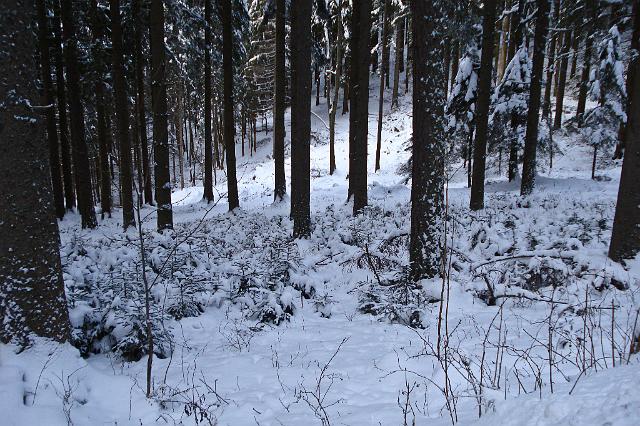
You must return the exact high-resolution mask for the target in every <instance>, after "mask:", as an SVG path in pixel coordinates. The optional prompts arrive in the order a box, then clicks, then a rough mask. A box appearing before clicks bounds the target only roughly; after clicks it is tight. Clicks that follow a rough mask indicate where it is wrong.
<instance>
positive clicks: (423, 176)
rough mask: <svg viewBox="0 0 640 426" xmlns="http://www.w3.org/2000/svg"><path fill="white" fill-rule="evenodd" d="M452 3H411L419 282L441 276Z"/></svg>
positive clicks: (412, 249) (413, 249)
mask: <svg viewBox="0 0 640 426" xmlns="http://www.w3.org/2000/svg"><path fill="white" fill-rule="evenodd" d="M447 1H448V0H428V1H426V0H411V3H410V6H411V13H412V17H413V47H412V48H413V60H412V66H413V68H412V71H413V119H412V120H413V137H412V142H413V143H412V149H411V154H412V162H411V163H412V173H411V177H412V179H411V235H410V242H409V260H410V263H411V275H412V278H413V280H415V281H418V280H420V279H423V278H432V277H435V276H437V275H438V274H439V273H440V272H441V253H442V247H441V245H442V243H443V241H442V236H443V229H442V228H443V218H442V213H443V201H444V180H445V176H444V156H445V146H446V142H445V135H444V109H445V103H446V82H445V78H444V73H445V72H446V71H445V69H444V67H443V65H442V64H443V60H444V46H443V40H444V37H445V33H446V16H447V14H446V13H445V8H446V2H447Z"/></svg>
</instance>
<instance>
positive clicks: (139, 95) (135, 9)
mask: <svg viewBox="0 0 640 426" xmlns="http://www.w3.org/2000/svg"><path fill="white" fill-rule="evenodd" d="M141 1H144V0H132V2H131V13H132V14H133V19H134V22H135V28H134V33H133V34H134V35H133V37H134V40H133V43H134V60H135V73H136V116H137V120H138V138H139V143H140V156H141V160H142V176H143V187H144V202H145V203H147V204H150V205H153V187H152V181H151V167H150V165H149V142H148V140H149V139H148V137H147V114H146V113H145V107H144V99H145V94H144V66H145V63H144V56H143V55H142V28H143V23H142V22H143V21H142V12H141V10H140V2H141Z"/></svg>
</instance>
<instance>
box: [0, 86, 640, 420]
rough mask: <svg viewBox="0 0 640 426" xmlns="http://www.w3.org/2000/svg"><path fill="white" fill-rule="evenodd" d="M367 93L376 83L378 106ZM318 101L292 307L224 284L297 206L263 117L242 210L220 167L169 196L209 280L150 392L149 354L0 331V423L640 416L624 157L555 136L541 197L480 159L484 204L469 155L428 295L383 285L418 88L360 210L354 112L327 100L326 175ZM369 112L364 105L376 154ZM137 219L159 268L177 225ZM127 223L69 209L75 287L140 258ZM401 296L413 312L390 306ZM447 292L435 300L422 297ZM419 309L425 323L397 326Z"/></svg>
mask: <svg viewBox="0 0 640 426" xmlns="http://www.w3.org/2000/svg"><path fill="white" fill-rule="evenodd" d="M372 93H377V89H375V87H374V88H372ZM323 101H324V99H323ZM568 104H569V106H568V107H569V108H571V106H572V104H571V102H569V103H568ZM376 105H377V99H375V98H372V99H371V106H370V111H371V112H373V111H377V108H376ZM326 109H327V108H326V104H325V103H324V102H323V103H322V104H321V105H320V106H318V107H314V109H313V110H314V112H315V113H316V114H317V116H314V117H313V121H312V126H313V135H314V144H313V146H312V149H311V156H312V160H311V162H312V176H313V178H312V198H311V203H312V219H313V221H314V226H315V228H314V231H313V235H312V237H311V239H310V240H308V241H299V242H295V243H292V244H293V245H292V246H288V247H290V248H291V247H293V248H294V249H295V251H296V256H297V258H296V261H295V264H296V266H295V268H292V270H291V271H290V274H291V280H292V282H296V283H297V284H298V286H297V287H285V288H284V289H280V291H279V293H277V294H276V296H274V297H277V298H278V300H279V303H280V304H281V305H282V306H291V310H292V311H293V315H291V316H290V317H289V319H288V320H287V321H283V322H281V323H280V324H279V325H273V324H261V323H259V322H258V321H257V320H256V319H255V318H253V317H250V316H248V315H247V312H248V311H249V310H250V309H249V308H250V307H251V306H252V305H251V303H250V302H246V303H245V302H242V301H240V302H238V301H237V300H233V297H232V296H230V293H232V291H231V290H229V291H227V290H226V289H227V287H229V288H230V287H231V286H232V285H233V282H235V281H233V279H232V278H233V277H236V276H238V274H240V272H238V271H240V270H242V268H243V267H244V266H245V265H246V264H252V262H263V263H266V264H268V263H269V260H268V259H266V260H265V258H264V257H263V255H264V253H263V251H264V250H266V249H267V248H268V247H272V246H273V244H272V243H271V242H270V241H271V240H268V241H266V242H265V240H267V239H268V238H272V237H273V238H276V239H278V238H280V239H281V240H286V239H287V236H288V235H290V234H291V227H292V225H291V223H290V221H289V219H288V209H289V205H288V202H287V201H286V200H285V201H284V202H282V203H278V204H273V196H272V187H273V161H272V159H271V157H270V152H271V145H270V137H271V134H267V135H265V134H264V133H262V134H259V138H258V139H259V148H258V152H257V153H256V154H255V155H253V156H251V157H249V156H245V157H239V161H238V164H239V165H238V178H239V182H238V183H239V187H240V203H241V206H242V210H241V211H239V212H237V213H236V214H229V213H227V205H226V200H225V199H224V196H223V195H224V193H225V192H226V189H225V188H226V187H225V182H224V179H223V178H221V177H220V175H221V174H222V173H220V172H219V173H218V178H219V181H218V185H217V186H216V192H217V193H218V194H219V195H217V196H216V200H218V199H219V198H220V199H219V202H218V204H216V205H214V206H213V207H212V206H211V205H209V206H208V205H206V204H204V203H202V201H201V199H202V188H200V187H195V188H186V189H184V190H177V191H175V192H174V194H173V200H174V222H175V223H176V235H177V237H176V239H177V240H180V238H181V236H183V235H187V234H189V233H190V232H191V231H193V232H194V234H193V236H192V237H190V238H191V239H186V240H184V244H181V245H180V253H181V256H192V257H193V259H194V260H193V262H194V263H193V265H196V266H194V269H195V270H197V273H198V274H199V275H198V277H207V279H206V280H205V283H204V286H205V287H206V291H203V292H201V293H199V294H198V295H197V296H196V299H197V302H198V303H199V305H198V306H201V307H202V308H203V309H202V310H203V311H204V312H202V313H201V315H199V316H195V317H187V318H183V319H181V320H180V321H177V320H174V319H168V320H167V321H166V327H167V328H170V331H169V332H170V334H171V335H172V339H171V343H170V346H171V349H172V350H171V355H170V356H169V357H167V358H165V359H158V358H155V359H154V364H153V389H154V392H153V397H152V398H149V399H148V398H146V397H145V391H144V389H145V371H146V358H142V360H140V361H137V362H125V361H123V360H122V359H121V358H119V357H117V356H116V355H113V354H97V355H91V356H89V357H88V358H86V359H85V358H82V357H81V356H80V354H79V352H78V350H77V349H75V348H73V347H71V346H70V345H64V346H57V345H53V344H51V343H48V342H41V343H40V344H37V345H35V346H34V347H33V348H31V349H29V350H26V351H25V352H23V353H20V354H16V353H15V348H13V347H11V346H6V345H2V346H0V412H2V413H3V418H2V420H1V421H0V423H2V424H7V425H14V424H15V425H31V424H51V425H58V424H67V423H69V424H75V425H90V424H91V425H93V424H118V425H129V424H130V425H140V424H145V425H146V424H154V423H159V424H219V425H234V426H235V425H253V424H257V425H300V424H319V425H320V424H322V425H324V424H327V425H328V424H332V425H403V424H409V425H410V424H417V425H423V424H424V425H427V424H428V425H446V424H451V422H452V421H457V422H458V423H459V424H482V425H489V424H504V425H556V424H558V425H559V424H563V425H567V424H568V425H604V424H611V425H632V424H637V417H638V414H639V413H640V390H638V386H637V383H638V381H639V380H640V369H638V358H636V357H632V358H630V359H629V358H628V348H629V337H630V335H631V333H632V332H633V329H634V327H635V324H636V321H637V309H638V306H639V302H638V290H639V286H638V283H639V280H640V267H639V265H638V264H637V262H636V264H631V265H630V267H629V268H628V269H627V270H624V269H623V268H622V267H621V266H620V265H616V264H612V263H611V262H610V261H609V260H608V258H607V257H606V250H607V246H608V240H609V237H610V229H611V222H612V217H613V211H614V207H615V197H616V194H617V185H618V179H619V165H616V164H613V163H611V162H604V163H603V166H602V169H601V170H599V171H598V174H599V175H601V176H605V177H606V178H604V179H601V180H599V181H593V180H591V179H590V175H591V169H590V168H591V152H590V149H589V148H588V147H586V146H584V145H583V144H581V143H580V142H579V141H577V140H576V138H575V137H572V136H571V135H568V136H567V135H561V134H557V135H556V141H557V143H558V146H559V151H560V152H559V153H558V154H557V156H556V158H555V159H554V168H553V169H552V170H548V168H547V165H546V164H545V159H541V163H542V164H541V170H540V176H539V177H538V180H537V186H536V194H535V195H534V196H532V197H531V198H530V199H529V200H527V201H523V200H521V199H520V197H519V185H518V182H513V183H509V182H506V179H505V178H504V177H503V176H499V175H498V173H497V161H495V159H490V160H489V162H488V163H489V165H490V166H489V170H488V174H487V178H488V185H487V199H486V203H485V204H486V207H487V208H486V209H485V210H484V211H482V212H477V213H471V212H470V211H469V210H468V208H467V204H468V197H469V191H468V189H467V188H466V173H465V170H464V169H461V168H459V167H453V170H458V171H457V172H456V173H455V174H454V175H453V176H451V177H450V181H449V189H448V203H449V211H450V213H451V216H452V220H451V221H450V224H451V228H450V229H449V230H448V239H449V241H450V246H451V247H452V248H453V250H452V255H451V259H450V260H451V268H450V270H451V274H450V281H449V282H444V283H442V282H439V281H434V282H426V283H424V288H423V289H422V291H421V292H419V293H420V295H416V294H415V293H411V291H409V292H408V293H410V294H407V293H406V292H405V293H402V291H403V290H402V288H401V286H394V287H393V288H394V289H395V290H394V291H396V293H394V292H393V291H390V290H386V289H385V287H384V286H381V285H379V283H380V282H392V280H393V279H394V277H395V276H396V274H394V273H398V272H399V271H401V270H402V268H403V267H406V265H407V259H406V258H407V256H406V244H405V243H406V234H407V232H408V227H409V219H408V213H409V209H408V201H409V194H410V191H409V186H408V184H407V176H404V175H403V174H402V173H401V172H400V171H399V170H400V169H401V168H402V166H403V165H404V164H405V163H406V161H407V159H408V155H409V154H408V152H407V150H406V148H407V145H406V144H407V141H408V140H409V138H410V135H411V108H410V98H408V97H407V98H402V99H401V102H400V107H399V108H398V109H397V110H396V111H393V112H391V111H389V108H388V105H387V108H386V112H387V115H386V117H385V124H384V133H383V149H382V168H381V170H380V171H379V172H378V173H373V166H374V164H373V161H374V156H373V155H370V156H369V167H370V170H371V173H370V175H369V201H370V204H371V205H372V209H371V210H370V211H369V212H367V214H366V215H365V216H364V218H353V217H351V215H350V207H349V206H348V205H346V204H345V200H346V192H347V181H346V177H347V175H346V172H347V158H348V156H347V153H348V152H347V148H348V143H347V137H348V120H347V119H346V117H347V116H346V115H345V116H340V115H338V118H339V120H338V123H337V137H336V159H337V171H336V173H335V174H334V175H333V176H330V175H329V174H328V167H329V161H328V152H329V147H328V143H327V141H328V130H327V129H326V126H325V122H327V118H326V117H327V111H326ZM376 120H377V117H376V116H374V115H373V114H372V115H370V126H369V128H370V136H371V137H370V145H369V152H370V153H374V152H375V134H374V132H375V125H376ZM287 124H288V119H287ZM288 150H289V148H288V145H287V160H286V167H287V175H288V170H289V167H290V159H289V155H288V152H289V151H288ZM238 154H239V152H238ZM504 172H505V171H504V170H503V173H502V174H503V175H504V174H505V173H504ZM288 183H289V182H288ZM142 216H143V217H146V221H145V225H144V226H145V228H146V229H148V230H149V236H148V238H149V242H148V244H149V247H150V248H149V250H150V252H151V254H150V256H151V258H152V262H156V263H154V264H160V263H162V262H163V261H164V257H163V256H165V255H166V254H167V250H164V249H166V248H167V247H170V246H171V239H170V238H168V237H159V236H153V235H152V234H153V231H152V229H153V227H154V225H155V217H154V215H153V211H152V210H151V209H150V208H145V209H144V210H143V212H142ZM119 221H120V215H119V212H116V213H115V214H114V216H113V217H112V218H107V219H104V220H103V221H102V222H101V223H100V226H99V227H98V229H97V230H96V231H92V232H89V231H83V230H80V229H79V226H78V223H79V220H78V217H74V216H73V215H70V216H69V217H66V218H65V219H64V221H63V222H62V223H61V235H62V243H63V248H62V255H63V263H64V264H65V281H66V284H67V289H68V291H70V292H80V291H81V290H82V285H84V284H83V283H85V282H89V281H90V282H91V283H93V284H92V285H96V286H99V285H100V282H99V281H107V280H108V279H112V278H109V272H108V271H118V270H120V269H119V268H124V267H125V265H126V264H129V263H130V264H131V265H133V266H132V268H134V267H135V262H136V260H135V259H136V256H137V251H136V250H137V248H136V238H137V237H136V233H135V231H134V230H130V231H128V233H126V234H125V233H123V232H122V231H121V230H120V227H119ZM265 234H270V235H265ZM248 240H250V241H248ZM270 244H271V246H270ZM202 247H206V248H205V249H203V248H202ZM163 250H164V251H163ZM205 258H206V259H205ZM105 271H107V272H105ZM254 272H255V271H254ZM242 273H244V272H242ZM255 274H260V272H255ZM130 279H131V280H133V279H134V278H132V277H130ZM124 285H126V279H125V280H124ZM622 287H628V288H627V289H626V290H620V289H619V288H622ZM309 289H313V292H314V294H313V296H312V297H311V298H309V299H307V298H305V297H303V296H304V293H305V291H307V290H309ZM441 292H442V293H441ZM490 293H491V294H490ZM74 294H75V293H74ZM162 294H163V293H162V291H161V290H158V291H157V293H156V296H157V297H158V299H157V304H158V305H160V304H161V301H162ZM399 295H400V297H405V296H406V297H407V298H408V300H409V302H410V303H409V304H408V306H410V307H411V308H410V310H409V311H407V312H404V311H402V309H403V308H400V307H399V304H398V299H397V298H398V297H399ZM441 296H443V297H441ZM492 296H493V297H494V298H495V300H494V303H487V301H488V300H489V299H490V298H491V297H492ZM109 297H110V296H109ZM441 298H442V299H443V300H445V301H446V303H440V302H438V301H435V302H433V303H426V302H425V301H424V300H425V299H426V300H428V299H433V300H437V299H441ZM83 300H84V302H83V303H86V304H78V305H76V306H72V309H71V313H72V321H73V322H74V324H75V325H81V324H82V321H83V320H84V318H85V315H86V312H87V310H89V309H90V307H92V306H93V305H91V303H88V302H86V299H83ZM421 302H422V303H421ZM162 303H164V302H162ZM367 304H369V305H367ZM114 306H115V305H114ZM363 306H369V307H373V308H372V309H375V310H376V312H377V313H378V315H375V316H374V315H370V314H367V313H363V312H362V311H363ZM139 309H141V307H139ZM370 310H371V309H370ZM412 310H413V311H415V312H417V315H418V316H419V318H420V320H421V323H422V326H423V327H422V328H410V327H408V326H407V325H404V324H402V322H403V321H404V320H406V319H407V318H408V316H409V315H410V314H412V313H413V311H412ZM612 314H613V315H612ZM440 318H441V319H442V321H440V320H439V319H440ZM405 322H406V321H405ZM438 355H439V356H438ZM614 364H615V368H612V367H613V366H614ZM628 364H630V365H628ZM479 414H481V417H479Z"/></svg>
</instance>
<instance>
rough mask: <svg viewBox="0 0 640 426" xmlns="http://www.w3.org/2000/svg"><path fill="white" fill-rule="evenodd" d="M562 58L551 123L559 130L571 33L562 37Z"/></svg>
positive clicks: (568, 32)
mask: <svg viewBox="0 0 640 426" xmlns="http://www.w3.org/2000/svg"><path fill="white" fill-rule="evenodd" d="M563 40H564V41H563V45H562V53H561V55H562V57H561V58H560V70H559V73H558V93H557V95H556V116H555V119H554V121H553V128H554V129H559V128H560V127H561V126H562V112H563V111H562V109H563V106H564V91H565V86H566V84H567V69H568V67H569V52H570V51H571V32H570V31H568V30H567V32H565V34H564V37H563Z"/></svg>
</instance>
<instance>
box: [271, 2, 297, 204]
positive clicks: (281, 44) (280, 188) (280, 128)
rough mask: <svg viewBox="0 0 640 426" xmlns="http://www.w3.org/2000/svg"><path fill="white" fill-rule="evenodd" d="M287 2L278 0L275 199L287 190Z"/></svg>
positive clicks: (274, 128) (274, 123) (280, 199)
mask: <svg viewBox="0 0 640 426" xmlns="http://www.w3.org/2000/svg"><path fill="white" fill-rule="evenodd" d="M285 4H286V1H285V0H276V66H275V72H276V82H275V83H276V84H275V105H274V117H273V160H274V163H275V186H274V190H273V199H274V201H282V199H283V198H284V194H285V193H286V192H287V184H286V181H285V176H284V134H285V129H284V111H285V103H284V98H285V91H286V84H287V76H286V74H285V73H286V69H285ZM292 41H293V39H292Z"/></svg>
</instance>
